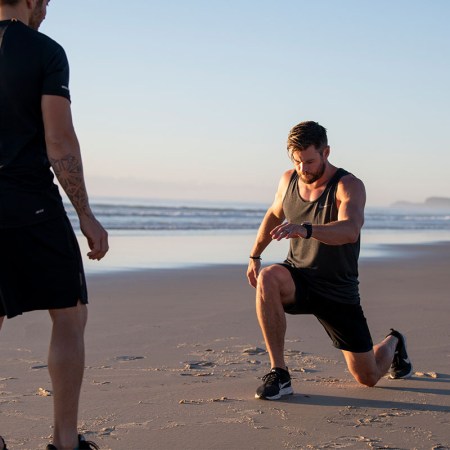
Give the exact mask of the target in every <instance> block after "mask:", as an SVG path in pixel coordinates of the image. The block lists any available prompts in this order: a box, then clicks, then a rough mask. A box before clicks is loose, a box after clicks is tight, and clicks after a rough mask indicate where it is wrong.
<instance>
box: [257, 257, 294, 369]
mask: <svg viewBox="0 0 450 450" xmlns="http://www.w3.org/2000/svg"><path fill="white" fill-rule="evenodd" d="M294 300H295V284H294V281H293V280H292V276H291V274H290V272H289V270H288V269H286V268H285V267H283V266H280V265H273V266H269V267H266V268H265V269H263V270H262V271H261V272H260V274H259V277H258V285H257V287H256V313H257V316H258V321H259V325H260V327H261V331H262V333H263V337H264V341H265V343H266V347H267V351H268V352H269V357H270V364H271V367H272V368H274V367H279V368H281V369H286V364H285V361H284V337H285V334H286V315H285V312H284V309H283V305H287V304H289V303H293V302H294Z"/></svg>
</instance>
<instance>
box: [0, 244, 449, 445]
mask: <svg viewBox="0 0 450 450" xmlns="http://www.w3.org/2000/svg"><path fill="white" fill-rule="evenodd" d="M360 275H361V294H362V304H363V307H364V310H365V314H366V317H367V319H368V322H369V326H370V328H371V331H372V336H373V338H374V341H379V340H381V339H382V338H383V337H384V336H385V335H386V334H387V332H388V331H389V328H390V327H395V328H398V329H399V330H400V331H402V332H403V333H405V334H406V336H407V338H408V349H409V353H410V357H411V359H412V362H413V364H414V370H415V375H414V376H413V377H412V379H410V380H388V379H383V380H381V381H380V382H379V384H378V386H377V387H376V388H365V387H361V386H358V385H357V384H356V382H354V381H353V379H352V377H351V376H350V374H349V373H348V371H347V369H346V366H345V364H344V361H343V358H342V356H341V353H340V352H339V351H338V350H336V349H334V348H333V347H332V346H331V343H330V341H329V339H328V337H327V336H326V334H325V332H324V331H323V330H322V328H321V326H320V325H319V324H318V322H317V321H316V319H315V318H314V317H312V316H301V317H299V316H297V317H289V319H288V333H287V343H286V348H287V352H286V353H287V359H288V365H289V368H290V370H291V375H292V376H293V387H294V391H295V394H294V395H293V396H290V397H288V398H286V399H285V400H282V401H274V402H269V401H262V400H255V399H254V391H255V389H256V387H257V386H258V385H259V384H260V380H259V379H258V377H261V376H262V375H263V374H264V373H266V372H267V370H268V369H269V365H268V357H267V354H265V352H264V342H263V341H262V337H261V333H260V331H259V327H258V325H257V321H256V317H255V313H254V291H253V289H252V288H251V287H249V286H248V285H247V282H246V279H245V267H244V266H215V267H206V268H195V269H176V270H150V271H140V272H128V273H116V274H108V275H96V276H91V277H90V278H89V287H90V307H89V313H90V318H89V323H88V329H87V334H86V344H87V363H86V365H87V367H86V373H85V380H84V385H83V391H82V405H81V412H80V416H81V417H80V430H81V431H82V432H84V433H85V435H86V437H87V438H88V439H92V440H94V441H96V442H97V443H98V444H99V445H100V447H101V448H102V449H113V450H147V449H162V450H165V449H180V450H181V449H224V450H225V449H236V450H238V449H275V448H277V449H280V448H281V449H283V448H285V449H322V448H355V449H367V448H374V449H385V448H388V449H442V448H450V416H449V410H450V401H449V399H450V397H449V394H450V384H449V383H450V364H449V356H450V348H449V347H450V339H449V335H450V327H449V318H450V315H449V311H450V306H449V288H450V244H449V243H442V244H436V245H418V246H401V247H398V248H396V253H395V256H393V257H391V258H383V259H371V260H365V261H362V262H361V266H360ZM49 326H50V322H49V319H48V315H47V313H45V312H35V313H28V314H25V315H24V316H22V317H19V318H15V319H13V320H8V321H6V322H5V324H4V327H3V330H2V333H1V338H0V355H1V365H0V434H2V435H4V436H5V437H6V439H7V441H8V443H9V448H10V449H12V450H16V449H23V450H25V449H29V450H36V449H39V448H40V449H42V448H45V445H46V443H47V442H49V439H50V437H51V434H52V428H51V422H52V397H51V385H50V381H49V376H48V372H47V368H46V352H47V347H48V341H49V334H50V330H49ZM39 389H41V391H39Z"/></svg>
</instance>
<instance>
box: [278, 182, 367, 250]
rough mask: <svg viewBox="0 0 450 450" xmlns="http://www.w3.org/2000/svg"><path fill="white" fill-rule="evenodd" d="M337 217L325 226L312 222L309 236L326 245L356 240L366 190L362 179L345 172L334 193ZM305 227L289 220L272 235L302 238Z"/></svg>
mask: <svg viewBox="0 0 450 450" xmlns="http://www.w3.org/2000/svg"><path fill="white" fill-rule="evenodd" d="M336 200H337V202H338V219H337V220H336V221H334V222H330V223H327V224H324V225H317V224H313V233H312V239H317V240H318V241H320V242H323V243H324V244H328V245H343V244H350V243H353V242H356V241H357V240H358V237H359V234H360V232H361V228H362V226H363V224H364V206H365V203H366V192H365V188H364V184H363V183H362V181H361V180H359V179H358V178H356V177H354V176H353V175H348V176H346V177H343V178H342V179H341V181H340V182H339V184H338V188H337V192H336ZM305 237H306V230H305V228H304V227H302V226H301V225H300V224H291V223H289V222H287V223H284V224H282V225H279V226H278V227H276V228H275V229H274V230H273V231H272V238H273V239H276V240H281V239H284V238H285V239H295V238H305Z"/></svg>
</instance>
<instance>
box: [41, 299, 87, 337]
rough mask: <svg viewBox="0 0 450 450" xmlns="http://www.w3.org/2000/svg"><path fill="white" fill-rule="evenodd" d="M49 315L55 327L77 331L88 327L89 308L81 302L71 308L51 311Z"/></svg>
mask: <svg viewBox="0 0 450 450" xmlns="http://www.w3.org/2000/svg"><path fill="white" fill-rule="evenodd" d="M49 313H50V317H51V318H52V321H53V324H54V325H57V326H62V327H67V328H68V329H75V330H76V329H81V330H84V327H85V326H86V322H87V306H86V305H85V304H82V303H80V302H79V303H78V304H77V306H74V307H71V308H61V309H51V310H49Z"/></svg>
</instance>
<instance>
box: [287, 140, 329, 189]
mask: <svg viewBox="0 0 450 450" xmlns="http://www.w3.org/2000/svg"><path fill="white" fill-rule="evenodd" d="M327 156H328V147H326V148H325V149H324V151H323V154H322V155H321V154H320V153H319V152H318V151H317V150H316V148H315V147H314V145H310V146H309V147H308V148H307V149H305V150H303V151H301V152H300V151H294V152H293V153H292V162H293V163H294V166H295V170H296V172H297V174H298V176H299V178H300V180H301V181H303V183H305V184H312V183H314V182H315V181H317V180H318V179H319V178H320V177H321V176H322V175H323V174H324V172H325V167H326V158H327Z"/></svg>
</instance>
